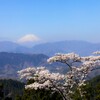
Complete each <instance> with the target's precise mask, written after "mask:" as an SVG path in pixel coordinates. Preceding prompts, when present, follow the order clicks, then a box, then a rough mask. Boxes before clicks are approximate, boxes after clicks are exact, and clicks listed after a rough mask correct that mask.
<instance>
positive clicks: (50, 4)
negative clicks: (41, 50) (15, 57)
mask: <svg viewBox="0 0 100 100" xmlns="http://www.w3.org/2000/svg"><path fill="white" fill-rule="evenodd" d="M32 34H33V35H32ZM0 40H12V41H17V42H19V43H20V42H28V41H30V42H32V41H33V42H36V41H46V42H47V41H49V42H51V41H61V40H86V41H91V42H99V43H100V0H0Z"/></svg>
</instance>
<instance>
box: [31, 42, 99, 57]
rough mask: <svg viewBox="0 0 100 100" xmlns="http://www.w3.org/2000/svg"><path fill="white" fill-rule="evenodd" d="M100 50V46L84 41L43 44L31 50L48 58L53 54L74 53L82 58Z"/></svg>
mask: <svg viewBox="0 0 100 100" xmlns="http://www.w3.org/2000/svg"><path fill="white" fill-rule="evenodd" d="M97 50H100V44H94V43H89V42H85V41H61V42H54V43H44V44H39V45H36V46H34V47H33V48H32V51H33V52H34V53H37V54H38V53H43V54H46V55H49V56H52V55H54V54H55V53H69V52H75V53H78V54H80V55H82V56H86V55H90V54H91V53H92V52H94V51H97Z"/></svg>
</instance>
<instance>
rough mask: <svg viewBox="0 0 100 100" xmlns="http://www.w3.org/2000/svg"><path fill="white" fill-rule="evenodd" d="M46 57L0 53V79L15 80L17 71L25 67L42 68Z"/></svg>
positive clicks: (45, 62) (41, 55)
mask: <svg viewBox="0 0 100 100" xmlns="http://www.w3.org/2000/svg"><path fill="white" fill-rule="evenodd" d="M47 59H48V56H46V55H43V54H22V53H7V52H1V53H0V78H16V77H17V71H18V70H21V69H24V68H27V67H33V66H34V67H37V66H44V65H46V64H47Z"/></svg>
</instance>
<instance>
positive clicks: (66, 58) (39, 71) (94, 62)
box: [18, 51, 100, 100]
mask: <svg viewBox="0 0 100 100" xmlns="http://www.w3.org/2000/svg"><path fill="white" fill-rule="evenodd" d="M99 53H100V52H99V51H97V52H94V54H99ZM47 61H48V62H49V63H53V62H61V63H64V64H66V65H67V66H68V67H69V68H70V70H69V71H68V72H67V71H66V74H65V75H62V74H60V73H51V72H50V71H49V70H47V69H46V68H45V67H38V68H34V67H33V68H27V69H23V70H21V71H18V74H19V76H20V78H21V79H23V78H24V79H26V80H30V79H33V80H34V83H32V84H29V85H26V86H25V89H35V90H37V89H47V90H49V89H51V90H52V91H57V92H58V93H59V94H60V95H61V96H62V98H63V100H70V99H71V98H70V94H73V93H74V91H73V88H75V87H76V88H77V89H78V90H79V92H80V95H81V96H83V93H82V91H81V88H80V87H81V86H83V85H86V84H85V82H86V78H87V77H88V75H89V73H90V72H91V71H93V70H94V69H95V68H97V67H99V66H100V56H99V55H95V56H87V57H80V56H79V55H77V54H75V53H68V54H56V55H55V56H53V57H51V58H49V59H48V60H47ZM76 62H77V64H76ZM78 63H79V64H78Z"/></svg>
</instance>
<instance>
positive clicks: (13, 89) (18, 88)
mask: <svg viewBox="0 0 100 100" xmlns="http://www.w3.org/2000/svg"><path fill="white" fill-rule="evenodd" d="M0 84H1V85H0V97H1V98H2V100H3V99H4V100H14V99H15V96H16V95H22V94H23V90H24V84H23V83H21V82H18V81H16V80H11V79H9V80H6V79H1V80H0ZM0 100H1V99H0Z"/></svg>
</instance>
